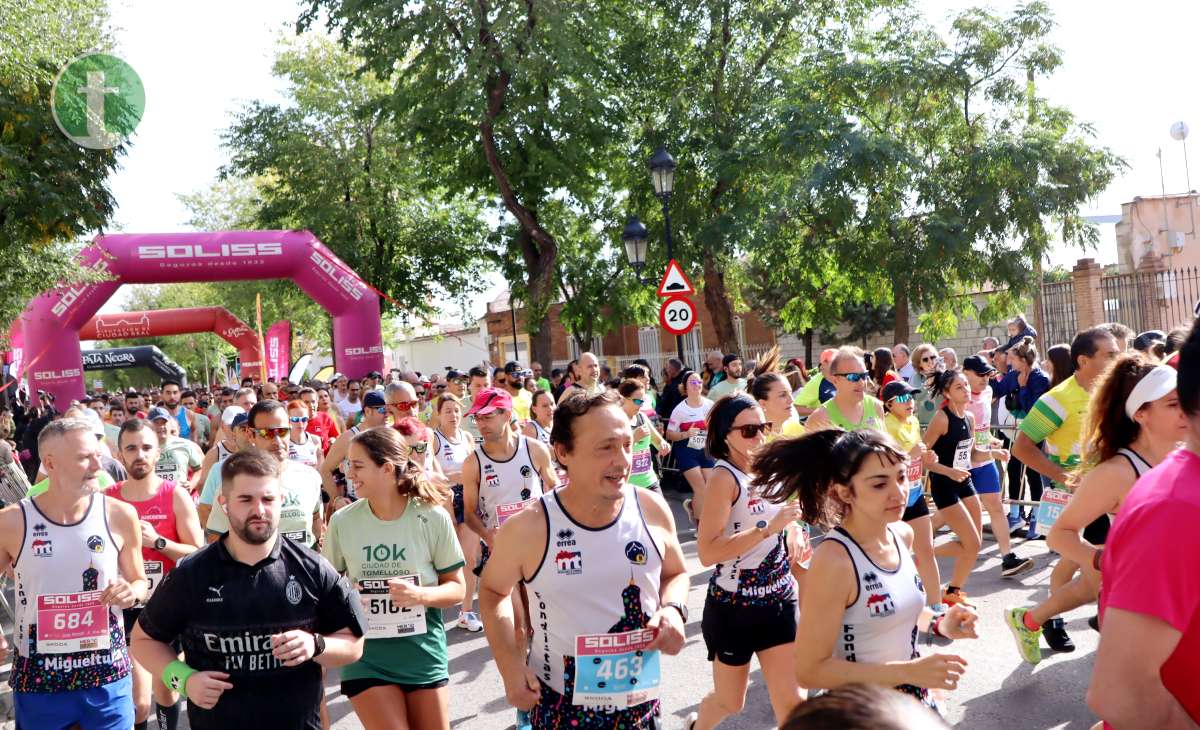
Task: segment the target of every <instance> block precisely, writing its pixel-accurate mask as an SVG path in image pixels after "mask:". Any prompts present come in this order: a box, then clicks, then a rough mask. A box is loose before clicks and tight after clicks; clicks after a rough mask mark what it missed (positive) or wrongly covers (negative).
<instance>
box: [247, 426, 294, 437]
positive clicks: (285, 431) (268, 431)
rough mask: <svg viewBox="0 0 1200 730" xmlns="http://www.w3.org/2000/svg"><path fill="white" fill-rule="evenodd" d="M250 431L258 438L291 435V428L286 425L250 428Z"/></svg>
mask: <svg viewBox="0 0 1200 730" xmlns="http://www.w3.org/2000/svg"><path fill="white" fill-rule="evenodd" d="M250 433H252V434H254V435H255V436H257V437H259V438H260V439H285V438H287V437H288V436H291V435H292V429H291V428H289V427H287V426H283V427H281V428H251V429H250Z"/></svg>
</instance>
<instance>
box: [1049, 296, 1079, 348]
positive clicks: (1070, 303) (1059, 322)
mask: <svg viewBox="0 0 1200 730" xmlns="http://www.w3.org/2000/svg"><path fill="white" fill-rule="evenodd" d="M1075 321H1076V319H1075V284H1074V282H1072V281H1070V280H1067V281H1056V282H1053V283H1051V284H1043V285H1042V326H1043V327H1044V329H1045V330H1046V331H1045V332H1042V333H1041V334H1042V342H1043V343H1045V345H1046V347H1050V346H1051V345H1057V344H1059V343H1060V342H1070V341H1071V339H1072V338H1074V337H1075V332H1076V331H1077V328H1076V326H1075Z"/></svg>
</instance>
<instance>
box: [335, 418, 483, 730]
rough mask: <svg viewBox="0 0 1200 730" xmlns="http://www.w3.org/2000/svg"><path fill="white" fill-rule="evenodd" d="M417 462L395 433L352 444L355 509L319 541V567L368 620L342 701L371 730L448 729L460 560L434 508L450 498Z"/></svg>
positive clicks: (347, 670)
mask: <svg viewBox="0 0 1200 730" xmlns="http://www.w3.org/2000/svg"><path fill="white" fill-rule="evenodd" d="M413 440H414V441H415V438H414V439H413ZM422 443H423V442H422ZM413 455H414V449H413V444H410V443H406V440H405V437H404V436H403V435H401V433H400V432H399V431H398V430H396V429H391V428H374V429H370V430H368V431H363V432H362V433H360V434H358V435H357V436H355V437H354V440H353V441H352V442H351V443H350V449H349V454H348V457H347V463H348V469H349V473H348V474H347V477H349V478H350V479H351V480H353V481H354V483H355V484H356V485H358V496H359V497H360V499H359V500H358V501H356V502H354V503H352V504H350V505H348V506H346V507H344V508H342V509H340V510H338V511H337V512H336V513H334V515H333V519H332V521H331V522H330V523H329V529H328V531H327V532H326V535H325V547H324V555H325V557H326V558H328V559H329V561H330V562H331V563H333V566H334V567H335V568H337V569H338V570H339V571H341V572H342V573H344V574H345V575H346V577H347V578H348V579H349V580H350V581H351V582H352V583H353V584H354V585H355V587H356V588H358V590H359V593H360V594H361V596H362V599H363V601H364V603H365V605H366V609H367V615H368V618H369V625H368V630H367V634H366V639H367V640H366V642H365V644H364V648H363V655H362V659H360V660H359V661H357V662H355V663H353V664H350V665H348V666H346V667H344V668H343V669H342V694H344V695H346V696H347V697H349V698H350V704H351V705H352V706H353V707H354V711H355V713H357V714H358V718H359V720H360V721H361V722H362V724H363V727H365V728H367V729H368V730H373V729H374V728H391V727H395V726H396V724H395V723H396V720H397V718H398V717H399V718H402V720H401V726H403V727H420V728H441V729H443V730H447V729H448V728H449V727H450V713H449V692H448V690H447V688H446V685H447V684H448V683H449V677H450V675H449V667H448V655H447V652H446V632H445V629H444V627H443V626H442V609H443V608H449V607H450V606H454V605H455V604H457V603H459V602H461V601H462V600H463V594H464V588H463V586H464V580H463V555H462V550H461V549H460V548H459V545H458V539H457V538H456V537H455V534H454V523H453V522H452V521H451V519H450V515H449V514H448V513H447V512H446V511H445V510H444V509H440V508H439V507H440V505H442V504H443V503H444V502H445V501H446V499H447V497H448V496H449V490H447V489H445V488H444V487H440V486H436V485H435V484H434V483H433V482H432V481H430V480H429V479H428V477H427V476H426V472H425V468H424V467H422V466H420V465H418V464H417V463H415V462H414V461H413V459H412V457H413ZM394 546H402V549H397V548H396V547H394Z"/></svg>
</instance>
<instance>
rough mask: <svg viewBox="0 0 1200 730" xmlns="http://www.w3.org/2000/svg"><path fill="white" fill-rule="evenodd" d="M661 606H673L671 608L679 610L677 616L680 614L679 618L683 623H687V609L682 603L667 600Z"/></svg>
mask: <svg viewBox="0 0 1200 730" xmlns="http://www.w3.org/2000/svg"><path fill="white" fill-rule="evenodd" d="M663 608H673V609H675V610H676V611H678V612H679V616H680V618H682V619H683V622H684V623H685V624H686V623H687V620H688V610H687V606H685V605H683V604H682V603H676V602H674V601H668V602H667V603H664V604H663Z"/></svg>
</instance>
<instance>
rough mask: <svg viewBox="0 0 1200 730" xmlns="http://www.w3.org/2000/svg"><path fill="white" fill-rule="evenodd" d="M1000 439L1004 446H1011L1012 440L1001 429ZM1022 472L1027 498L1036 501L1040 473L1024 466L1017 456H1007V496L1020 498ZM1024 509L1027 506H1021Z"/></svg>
mask: <svg viewBox="0 0 1200 730" xmlns="http://www.w3.org/2000/svg"><path fill="white" fill-rule="evenodd" d="M1000 440H1001V441H1003V442H1004V448H1006V449H1010V448H1012V441H1010V440H1009V438H1008V436H1007V435H1006V434H1005V433H1004V432H1003V431H1001V432H1000ZM1022 474H1024V476H1025V481H1026V482H1028V484H1029V499H1031V500H1032V501H1034V502H1037V501H1038V500H1040V499H1041V498H1042V475H1041V474H1038V473H1037V472H1036V471H1034V470H1033V469H1030V468H1029V467H1027V466H1025V465H1024V464H1023V463H1021V461H1020V460H1019V459H1017V457H1015V456H1011V455H1010V456H1009V457H1008V498H1009V499H1020V498H1021V492H1022V489H1021V486H1022V485H1021V475H1022ZM1026 511H1028V509H1027V508H1024V507H1023V508H1022V509H1021V512H1026Z"/></svg>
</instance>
